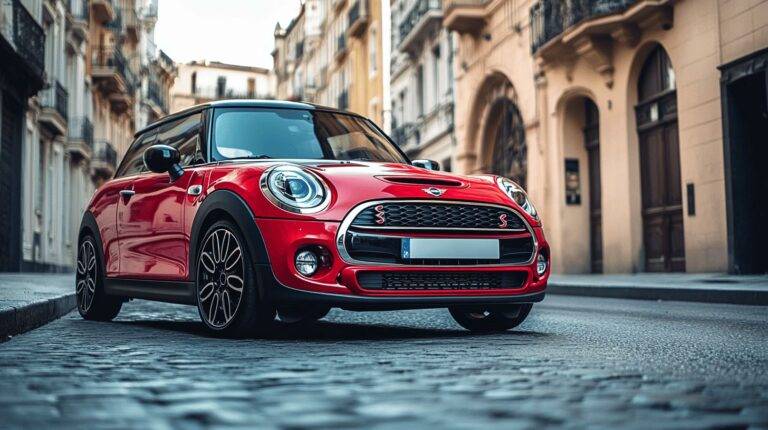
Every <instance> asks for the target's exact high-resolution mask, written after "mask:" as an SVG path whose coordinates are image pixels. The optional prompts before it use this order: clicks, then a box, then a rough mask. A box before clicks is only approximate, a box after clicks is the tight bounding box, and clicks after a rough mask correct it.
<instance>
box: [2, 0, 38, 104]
mask: <svg viewBox="0 0 768 430" xmlns="http://www.w3.org/2000/svg"><path fill="white" fill-rule="evenodd" d="M0 7H1V8H2V11H0V12H1V13H0V18H2V19H0V35H1V36H2V37H0V57H2V58H3V63H2V68H3V69H4V72H7V73H8V76H9V77H13V76H15V77H16V78H17V79H18V80H19V84H18V85H19V87H22V86H23V87H24V89H25V92H26V93H27V95H33V94H35V93H36V92H38V91H39V90H40V89H41V88H42V87H43V86H44V84H45V80H44V79H43V74H44V71H45V32H44V31H43V28H42V27H41V26H40V24H38V23H37V21H35V19H34V18H33V17H32V15H31V14H30V13H29V11H28V10H27V8H25V7H24V6H23V5H22V4H21V2H20V1H19V0H11V1H5V2H3V4H2V5H1V6H0ZM9 84H12V85H16V84H15V83H11V82H9Z"/></svg>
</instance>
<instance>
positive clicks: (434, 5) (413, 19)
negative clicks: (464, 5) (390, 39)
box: [399, 0, 442, 41]
mask: <svg viewBox="0 0 768 430" xmlns="http://www.w3.org/2000/svg"><path fill="white" fill-rule="evenodd" d="M441 8H442V5H441V0H417V1H416V3H415V4H414V5H413V7H412V8H411V10H410V11H408V14H406V15H405V18H404V19H403V20H402V21H401V22H400V26H399V31H400V41H402V40H404V39H405V38H406V37H408V34H410V33H411V31H413V29H414V28H415V27H416V25H417V24H418V23H419V21H420V20H421V18H422V17H424V15H426V14H427V12H429V11H430V10H440V9H441Z"/></svg>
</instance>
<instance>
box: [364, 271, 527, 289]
mask: <svg viewBox="0 0 768 430" xmlns="http://www.w3.org/2000/svg"><path fill="white" fill-rule="evenodd" d="M526 278H527V275H526V273H525V272H362V273H360V274H358V275H357V282H358V283H359V284H360V286H361V287H362V288H363V289H366V290H387V291H392V290H395V291H414V290H501V289H514V288H520V287H522V285H523V284H524V283H525V280H526Z"/></svg>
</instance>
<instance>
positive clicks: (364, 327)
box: [114, 320, 549, 341]
mask: <svg viewBox="0 0 768 430" xmlns="http://www.w3.org/2000/svg"><path fill="white" fill-rule="evenodd" d="M114 324H120V325H125V326H137V327H145V328H150V329H154V330H167V331H173V332H178V333H186V334H190V335H194V336H199V337H204V338H211V339H219V338H220V337H219V336H216V335H214V334H212V333H211V332H210V331H209V330H208V329H206V327H205V326H204V325H203V323H201V322H198V321H171V320H131V321H120V320H118V321H114ZM487 336H505V337H506V336H512V337H515V338H519V339H520V340H524V339H528V340H533V339H537V338H545V337H548V336H549V335H548V334H547V333H540V332H534V331H522V330H515V331H507V332H503V333H472V332H469V331H466V330H463V329H452V328H446V329H432V328H421V327H405V326H392V325H384V324H357V323H347V322H344V323H341V322H331V321H318V322H317V323H314V324H311V325H308V326H303V327H301V326H300V327H296V326H289V325H286V324H282V323H280V322H275V323H274V324H273V325H271V326H270V327H269V328H267V329H264V330H262V331H260V332H258V333H255V334H253V335H252V336H249V338H251V339H264V340H284V341H296V340H303V341H356V340H418V339H437V338H473V337H487Z"/></svg>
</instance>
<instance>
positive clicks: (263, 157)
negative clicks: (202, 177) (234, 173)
mask: <svg viewBox="0 0 768 430" xmlns="http://www.w3.org/2000/svg"><path fill="white" fill-rule="evenodd" d="M270 158H272V157H270V156H269V155H266V154H259V155H247V156H244V157H229V158H225V159H223V160H221V161H230V160H267V159H270Z"/></svg>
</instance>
